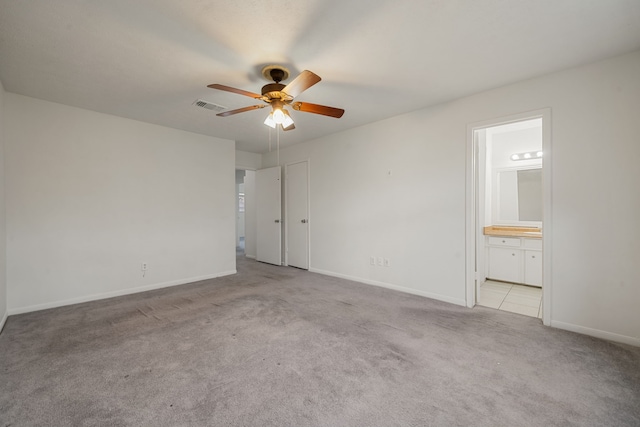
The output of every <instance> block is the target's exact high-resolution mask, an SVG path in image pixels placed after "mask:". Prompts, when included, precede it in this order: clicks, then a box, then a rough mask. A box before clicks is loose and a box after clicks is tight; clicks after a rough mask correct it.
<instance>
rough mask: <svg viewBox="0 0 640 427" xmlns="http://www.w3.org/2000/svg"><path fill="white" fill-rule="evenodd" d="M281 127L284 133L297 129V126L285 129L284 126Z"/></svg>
mask: <svg viewBox="0 0 640 427" xmlns="http://www.w3.org/2000/svg"><path fill="white" fill-rule="evenodd" d="M280 127H281V128H282V130H283V131H285V132H286V131H288V130H294V129H295V128H296V125H293V124H292V125H291V126H289V127H288V128H285V127H284V126H282V125H280Z"/></svg>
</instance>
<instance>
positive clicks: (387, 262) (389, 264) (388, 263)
mask: <svg viewBox="0 0 640 427" xmlns="http://www.w3.org/2000/svg"><path fill="white" fill-rule="evenodd" d="M384 266H385V267H391V261H389V258H385V259H384Z"/></svg>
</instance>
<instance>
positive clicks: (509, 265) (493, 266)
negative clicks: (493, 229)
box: [488, 247, 522, 283]
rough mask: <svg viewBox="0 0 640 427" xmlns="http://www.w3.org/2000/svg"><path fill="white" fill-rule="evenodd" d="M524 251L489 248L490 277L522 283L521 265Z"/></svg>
mask: <svg viewBox="0 0 640 427" xmlns="http://www.w3.org/2000/svg"><path fill="white" fill-rule="evenodd" d="M521 257H522V251H521V250H519V249H508V248H494V247H491V248H489V277H488V278H490V279H494V280H504V281H505V282H515V283H522V279H521V275H520V265H521V264H522V258H521Z"/></svg>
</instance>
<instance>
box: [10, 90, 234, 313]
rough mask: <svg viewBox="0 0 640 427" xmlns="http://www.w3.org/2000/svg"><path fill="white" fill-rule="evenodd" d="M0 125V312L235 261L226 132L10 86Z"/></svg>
mask: <svg viewBox="0 0 640 427" xmlns="http://www.w3.org/2000/svg"><path fill="white" fill-rule="evenodd" d="M5 125H6V133H5V136H6V139H5V156H6V171H5V172H6V206H7V213H6V215H7V284H8V304H9V312H10V313H19V312H23V311H30V310H34V309H40V308H46V307H51V306H57V305H64V304H68V303H72V302H78V301H85V300H90V299H95V298H100V297H105V296H112V295H119V294H126V293H131V292H135V291H139V290H144V289H151V288H156V287H162V286H168V285H173V284H180V283H186V282H190V281H194V280H198V279H202V278H210V277H216V276H219V275H225V274H231V273H233V272H235V250H234V247H235V245H234V230H235V211H234V206H235V203H234V199H235V195H234V163H235V150H234V142H233V141H228V140H222V139H217V138H211V137H208V136H203V135H198V134H193V133H188V132H184V131H179V130H174V129H169V128H164V127H161V126H156V125H150V124H146V123H141V122H137V121H133V120H129V119H123V118H119V117H115V116H109V115H105V114H100V113H95V112H91V111H87V110H82V109H78V108H73V107H68V106H64V105H60V104H54V103H50V102H46V101H41V100H36V99H33V98H27V97H24V96H20V95H15V94H11V93H6V94H5ZM143 262H145V263H148V271H147V272H146V274H145V277H143V275H142V271H141V263H143Z"/></svg>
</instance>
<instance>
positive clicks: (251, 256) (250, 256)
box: [244, 254, 256, 259]
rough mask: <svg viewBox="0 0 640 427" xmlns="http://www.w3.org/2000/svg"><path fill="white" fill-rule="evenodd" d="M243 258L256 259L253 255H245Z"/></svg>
mask: <svg viewBox="0 0 640 427" xmlns="http://www.w3.org/2000/svg"><path fill="white" fill-rule="evenodd" d="M244 256H245V257H247V258H251V259H256V256H255V255H249V254H245V255H244Z"/></svg>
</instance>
